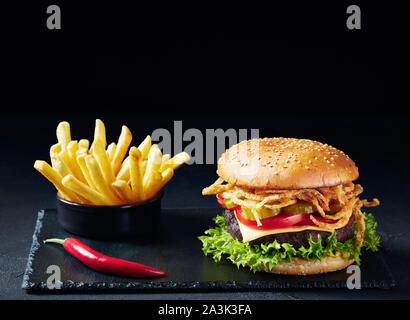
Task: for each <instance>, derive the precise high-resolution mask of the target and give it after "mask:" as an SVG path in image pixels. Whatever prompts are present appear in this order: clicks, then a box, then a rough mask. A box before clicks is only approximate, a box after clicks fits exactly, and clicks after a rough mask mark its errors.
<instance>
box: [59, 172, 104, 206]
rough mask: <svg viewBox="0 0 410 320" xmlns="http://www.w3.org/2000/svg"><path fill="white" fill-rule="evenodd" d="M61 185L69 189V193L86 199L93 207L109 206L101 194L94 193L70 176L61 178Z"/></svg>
mask: <svg viewBox="0 0 410 320" xmlns="http://www.w3.org/2000/svg"><path fill="white" fill-rule="evenodd" d="M62 184H63V186H64V187H66V188H67V189H70V190H71V191H73V192H75V193H78V194H79V195H80V196H82V197H83V198H85V199H87V200H88V201H90V202H91V203H92V204H95V205H109V204H110V203H109V201H108V200H107V199H106V198H104V196H103V195H102V194H101V193H99V192H97V191H95V190H94V189H91V188H90V187H89V186H87V185H86V184H84V183H82V182H81V181H80V180H78V179H76V178H75V177H74V176H73V175H71V174H69V175H67V176H65V177H64V178H63V180H62Z"/></svg>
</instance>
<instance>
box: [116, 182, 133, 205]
mask: <svg viewBox="0 0 410 320" xmlns="http://www.w3.org/2000/svg"><path fill="white" fill-rule="evenodd" d="M111 186H112V187H113V188H114V189H115V190H116V191H117V192H118V193H119V194H120V195H121V197H122V198H124V199H126V201H127V203H134V202H137V197H136V196H135V194H134V193H133V192H132V190H131V188H130V186H129V185H128V183H127V182H125V181H124V180H115V181H114V182H113V183H112V185H111Z"/></svg>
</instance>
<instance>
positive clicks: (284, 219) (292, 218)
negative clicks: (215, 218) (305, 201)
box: [235, 207, 307, 230]
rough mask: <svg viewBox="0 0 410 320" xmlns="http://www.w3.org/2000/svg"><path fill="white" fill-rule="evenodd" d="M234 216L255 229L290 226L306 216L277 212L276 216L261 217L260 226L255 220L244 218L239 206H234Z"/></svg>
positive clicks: (303, 214) (304, 214)
mask: <svg viewBox="0 0 410 320" xmlns="http://www.w3.org/2000/svg"><path fill="white" fill-rule="evenodd" d="M235 215H236V218H237V219H238V220H239V221H240V222H241V223H242V224H244V225H246V226H248V227H250V228H252V229H257V230H272V229H280V228H287V227H291V226H293V225H295V224H297V223H300V222H302V221H303V220H304V219H305V218H304V216H306V215H307V214H306V213H301V214H293V215H289V214H286V213H282V212H281V213H279V214H278V215H276V216H273V217H269V218H265V219H261V220H260V222H261V224H262V225H261V226H258V224H257V222H256V221H254V220H249V219H246V218H245V217H244V215H243V212H242V209H241V208H240V207H235Z"/></svg>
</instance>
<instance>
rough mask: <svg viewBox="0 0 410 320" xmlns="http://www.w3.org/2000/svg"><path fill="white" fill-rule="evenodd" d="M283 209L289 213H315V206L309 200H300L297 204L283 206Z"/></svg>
mask: <svg viewBox="0 0 410 320" xmlns="http://www.w3.org/2000/svg"><path fill="white" fill-rule="evenodd" d="M282 211H283V212H285V213H287V214H301V213H313V212H314V211H315V208H314V207H313V205H312V204H311V203H309V202H306V201H298V202H297V203H295V204H292V205H290V206H287V207H284V208H282Z"/></svg>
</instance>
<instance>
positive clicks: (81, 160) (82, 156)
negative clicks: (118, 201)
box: [77, 153, 96, 189]
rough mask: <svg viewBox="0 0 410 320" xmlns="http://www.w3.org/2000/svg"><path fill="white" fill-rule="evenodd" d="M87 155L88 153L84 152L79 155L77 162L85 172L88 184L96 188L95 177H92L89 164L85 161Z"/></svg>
mask: <svg viewBox="0 0 410 320" xmlns="http://www.w3.org/2000/svg"><path fill="white" fill-rule="evenodd" d="M85 156H86V155H85V154H84V153H82V154H79V155H77V163H78V165H79V166H80V169H81V172H82V173H83V176H84V178H85V180H86V181H87V184H88V185H89V186H90V187H91V188H93V189H96V187H95V185H94V182H93V179H92V178H91V175H90V172H89V171H88V168H87V164H86V163H85Z"/></svg>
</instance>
